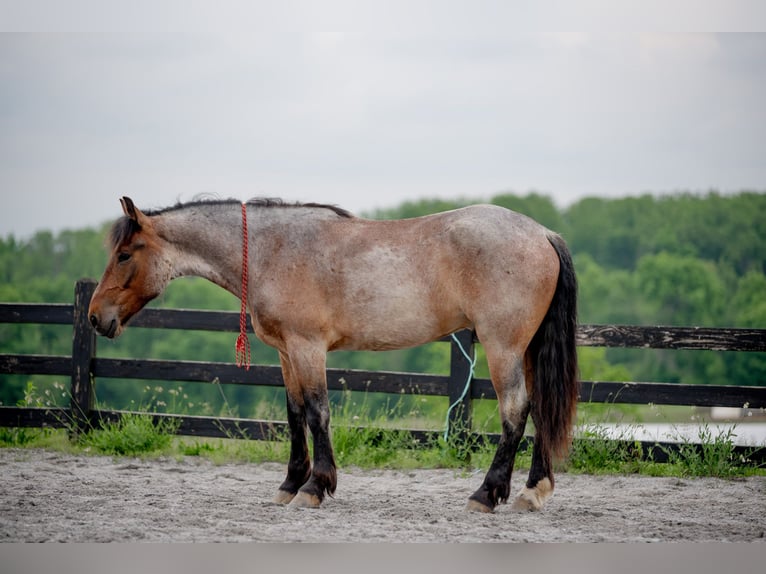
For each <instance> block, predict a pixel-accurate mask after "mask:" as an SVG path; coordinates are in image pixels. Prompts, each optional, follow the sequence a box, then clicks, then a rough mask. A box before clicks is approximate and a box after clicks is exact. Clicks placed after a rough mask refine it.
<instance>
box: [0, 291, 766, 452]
mask: <svg viewBox="0 0 766 574" xmlns="http://www.w3.org/2000/svg"><path fill="white" fill-rule="evenodd" d="M94 289H95V282H94V281H92V280H81V281H78V282H77V284H76V285H75V298H74V304H73V305H67V304H24V303H22V304H19V303H14V304H9V303H0V323H38V324H61V325H72V354H71V356H48V355H32V354H23V355H21V354H0V374H24V375H58V376H66V377H69V378H70V380H71V386H70V392H71V404H70V406H69V408H58V409H50V408H48V409H46V408H33V407H9V406H2V407H0V427H46V426H49V427H62V426H66V427H67V428H74V429H75V430H76V429H78V428H79V429H88V428H93V427H94V426H97V424H98V422H99V421H100V420H114V419H117V418H119V417H120V416H121V415H122V414H123V413H122V412H119V411H107V410H97V409H95V408H94V397H95V384H96V380H98V379H103V378H120V379H144V380H169V381H190V382H200V383H213V382H220V383H226V384H241V385H259V386H267V387H280V386H282V385H283V381H282V373H281V370H280V368H279V367H277V366H258V365H254V366H251V368H250V370H249V371H245V370H243V369H239V368H237V367H236V365H235V364H233V363H210V362H199V361H161V360H150V359H110V358H99V357H98V356H97V354H96V338H95V334H94V332H93V329H92V328H91V326H90V324H89V322H88V318H87V309H88V304H89V302H90V298H91V296H92V294H93V290H94ZM131 325H132V326H135V327H145V328H160V329H162V328H165V329H190V330H203V331H231V332H237V331H238V330H239V314H238V313H236V312H219V311H192V310H178V309H144V310H143V311H142V312H141V313H139V314H138V315H136V316H135V317H134V319H133V320H132V322H131ZM248 328H249V329H250V331H252V327H251V326H250V325H249V324H248ZM444 341H445V342H448V343H449V344H451V347H452V348H451V356H450V374H449V375H444V376H440V375H429V374H417V373H400V372H367V371H358V370H345V369H328V371H327V383H328V387H329V389H330V390H350V391H368V390H374V391H375V392H379V393H392V394H397V395H399V394H418V395H433V396H446V397H448V400H449V404H457V408H454V409H452V410H451V411H450V418H449V421H448V425H447V426H448V432H451V429H455V430H456V432H460V433H463V434H465V433H466V432H470V431H466V429H470V428H471V410H472V409H471V402H472V401H473V400H475V399H482V398H488V399H492V398H496V397H495V393H494V390H493V388H492V384H491V382H490V381H489V380H488V379H481V378H471V365H470V363H469V361H468V359H467V358H466V355H465V353H467V354H468V355H470V354H471V353H472V349H473V346H474V344H475V343H476V342H477V341H476V338H475V334H474V333H473V332H471V331H462V332H460V333H457V334H456V340H455V339H452V338H445V339H444ZM577 344H578V345H579V346H592V347H624V348H640V349H649V348H651V349H697V350H703V349H704V350H715V351H739V352H766V329H710V328H696V327H636V326H622V325H581V326H580V327H579V328H578V333H577ZM461 347H462V348H461ZM464 351H465V352H464ZM469 378H470V382H469ZM467 382H468V385H469V388H468V392H465V390H466V384H467ZM758 383H759V386H731V385H685V384H671V383H650V382H614V381H583V382H582V389H581V394H580V400H581V401H585V402H593V403H627V404H644V405H645V404H650V403H651V404H655V405H688V406H699V407H714V406H721V407H736V408H743V407H749V408H750V409H766V386H764V385H765V384H766V382H761V381H758ZM761 383H764V384H761ZM154 416H155V417H157V418H158V419H159V418H170V419H175V420H177V421H178V425H179V426H178V430H177V433H178V434H182V435H195V436H206V437H223V438H226V437H243V438H252V439H266V440H268V439H271V438H274V437H275V436H277V433H280V432H283V431H284V430H285V429H286V423H285V422H283V421H269V420H254V419H235V418H221V417H200V416H185V415H174V414H166V415H162V414H157V415H154ZM457 429H459V430H457ZM404 430H409V431H410V432H411V433H412V434H413V437H414V438H416V439H419V440H421V441H424V442H425V441H429V440H432V439H434V438H435V437H436V436H437V435H438V434H441V433H437V432H435V431H424V430H413V429H404ZM498 438H499V437H498V436H496V435H492V434H485V435H481V439H482V440H489V441H492V442H495V441H497V439H498ZM653 445H654V443H652V444H651V445H649V444H647V445H644V446H645V448H646V449H647V450H649V449H650V448H651V446H653Z"/></svg>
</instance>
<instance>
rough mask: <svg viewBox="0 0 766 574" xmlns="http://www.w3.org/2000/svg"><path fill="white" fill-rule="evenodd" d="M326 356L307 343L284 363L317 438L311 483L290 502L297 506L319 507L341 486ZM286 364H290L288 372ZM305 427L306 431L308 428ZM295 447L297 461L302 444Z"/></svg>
mask: <svg viewBox="0 0 766 574" xmlns="http://www.w3.org/2000/svg"><path fill="white" fill-rule="evenodd" d="M325 353H326V351H325V350H324V349H320V348H318V347H313V346H311V345H306V344H305V342H303V343H302V344H301V345H294V346H293V348H290V349H289V350H288V353H287V354H286V355H285V361H283V370H286V371H288V372H289V373H290V378H291V382H290V385H289V389H290V390H291V391H292V393H293V395H294V396H295V399H296V403H298V404H300V406H301V407H302V409H303V410H302V412H303V413H305V422H306V424H308V427H309V429H310V430H311V434H312V437H313V439H314V466H313V468H312V469H311V472H310V475H309V476H308V480H307V481H305V482H304V483H303V484H302V486H300V488H299V489H298V492H297V493H296V494H295V497H294V498H293V499H292V501H291V503H290V504H291V505H292V506H297V507H305V508H318V507H319V505H320V504H321V503H322V501H323V500H324V497H325V495H327V494H330V495H332V494H333V493H334V492H335V487H336V485H337V472H336V467H335V456H334V454H333V449H332V443H331V441H330V403H329V398H328V394H327V379H326V370H325V364H326V361H325V360H326V354H325ZM285 362H287V363H288V366H287V369H285V364H284V363H285ZM285 382H287V380H286V381H285ZM302 428H304V429H305V426H303V427H302ZM304 436H305V431H304ZM293 446H294V448H295V449H296V458H297V456H298V455H299V454H302V453H301V452H300V449H301V445H297V444H296V443H293ZM306 452H307V451H306ZM306 456H308V455H307V454H306ZM291 460H292V453H291ZM296 462H297V461H296ZM301 468H303V469H305V468H306V467H305V466H303V467H301ZM296 477H297V474H296ZM288 478H289V474H288ZM280 489H281V488H280Z"/></svg>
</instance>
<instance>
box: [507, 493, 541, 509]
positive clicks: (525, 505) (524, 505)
mask: <svg viewBox="0 0 766 574" xmlns="http://www.w3.org/2000/svg"><path fill="white" fill-rule="evenodd" d="M541 508H542V505H541V504H539V503H537V502H536V501H534V500H531V499H530V498H526V497H524V496H523V495H521V494H519V495H518V496H517V497H516V498H515V499H514V501H513V504H511V510H512V511H514V512H537V511H539V510H540V509H541Z"/></svg>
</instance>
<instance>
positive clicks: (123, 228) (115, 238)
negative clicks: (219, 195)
mask: <svg viewBox="0 0 766 574" xmlns="http://www.w3.org/2000/svg"><path fill="white" fill-rule="evenodd" d="M241 203H242V202H241V201H239V200H238V199H215V198H212V199H196V200H192V201H190V202H187V203H181V202H179V203H176V204H175V205H173V206H171V207H164V208H162V209H155V210H150V211H144V214H145V215H147V216H150V217H151V216H153V215H162V214H163V213H168V212H170V211H177V210H179V209H185V208H187V207H202V206H204V207H208V206H228V205H235V204H236V205H238V204H241ZM246 203H247V204H248V205H252V206H254V207H264V208H272V207H286V208H289V209H293V208H301V207H308V208H317V209H329V210H330V211H332V212H334V213H335V214H336V215H338V216H339V217H345V218H352V217H354V216H353V215H352V214H351V212H349V211H346V210H345V209H343V208H341V207H338V206H337V205H327V204H324V203H299V202H294V203H289V202H285V201H283V200H281V199H278V198H262V197H258V198H253V199H248V200H247V202H246ZM140 229H141V228H140V226H139V225H138V223H136V222H135V221H133V220H132V219H130V218H129V217H127V216H123V217H121V218H120V219H118V220H117V221H116V222H115V223H114V225H113V226H112V230H111V232H110V233H109V242H110V245H111V247H112V249H114V248H115V247H117V246H118V245H121V244H122V243H124V242H126V241H127V240H128V239H130V237H131V236H132V235H133V234H134V233H136V232H137V231H139V230H140Z"/></svg>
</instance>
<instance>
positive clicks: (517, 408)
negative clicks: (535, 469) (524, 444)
mask: <svg viewBox="0 0 766 574" xmlns="http://www.w3.org/2000/svg"><path fill="white" fill-rule="evenodd" d="M485 349H486V351H487V361H488V363H489V370H490V375H491V377H492V384H493V386H494V388H495V392H496V393H497V398H498V408H499V410H500V419H501V422H502V434H501V435H500V442H499V443H498V445H497V451H496V452H495V457H494V459H493V460H492V464H491V466H490V467H489V470H488V471H487V475H486V476H485V477H484V482H483V483H482V484H481V486H480V487H479V489H478V490H477V491H476V492H474V493H473V494H472V495H471V497H470V498H469V500H468V506H467V509H468V510H473V511H477V512H492V511H493V510H494V509H495V506H497V504H498V503H501V502H506V501H507V500H508V497H509V495H510V490H511V474H512V473H513V464H514V462H515V459H516V451H517V449H518V447H519V442H520V441H521V438H522V437H523V436H524V427H525V426H526V422H527V416H528V415H529V400H528V398H527V389H526V385H525V382H524V368H523V361H522V359H521V355H520V354H517V353H515V352H513V351H512V350H505V351H502V350H500V351H494V350H493V349H492V348H491V347H488V346H486V345H485Z"/></svg>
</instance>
